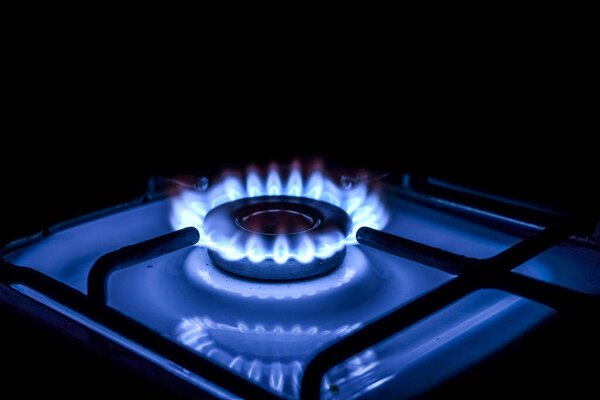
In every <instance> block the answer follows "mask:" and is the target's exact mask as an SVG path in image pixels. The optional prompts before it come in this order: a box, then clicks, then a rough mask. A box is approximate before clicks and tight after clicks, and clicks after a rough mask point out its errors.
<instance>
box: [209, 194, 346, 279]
mask: <svg viewBox="0 0 600 400" xmlns="http://www.w3.org/2000/svg"><path fill="white" fill-rule="evenodd" d="M351 222H352V221H351V219H350V216H349V215H348V214H347V213H346V212H345V211H344V210H342V209H341V208H339V207H336V206H334V205H332V204H330V203H327V202H324V201H320V200H314V199H309V198H304V197H295V196H261V197H249V198H243V199H240V200H235V201H231V202H228V203H225V204H222V205H220V206H218V207H215V208H214V209H212V210H211V211H210V212H209V213H208V214H207V215H206V218H205V220H204V227H205V230H206V232H207V233H209V234H210V235H213V236H215V237H220V238H235V239H236V240H237V243H242V244H248V243H250V241H252V243H257V240H258V241H259V242H260V243H261V246H262V247H263V248H266V249H274V248H275V247H276V246H277V241H281V240H285V243H286V246H287V248H288V249H294V248H297V244H298V243H299V242H300V241H301V240H307V238H308V240H312V241H313V243H318V242H319V240H320V238H323V237H328V236H337V237H345V236H346V235H348V233H349V232H350V230H351V225H352V224H351ZM290 251H291V252H293V250H290ZM208 254H209V256H210V258H211V259H212V261H213V262H214V263H215V264H216V265H217V266H219V267H221V268H222V269H224V270H226V271H229V272H231V273H233V274H236V275H241V276H243V277H246V278H253V279H261V280H292V279H301V278H308V277H311V276H315V275H320V274H323V273H325V272H328V271H330V270H331V269H333V268H335V267H336V266H338V265H339V264H340V263H341V261H342V260H343V259H344V256H345V254H346V249H345V247H344V246H342V247H341V248H340V250H338V251H336V252H333V254H329V255H328V256H327V257H326V258H318V257H317V256H314V257H311V259H310V260H309V261H307V262H302V261H299V260H298V259H297V258H294V257H287V258H286V259H285V260H284V261H283V262H280V260H276V259H274V258H273V257H267V258H264V259H262V260H261V261H258V262H255V261H252V260H250V259H249V258H248V257H244V258H241V259H235V260H230V259H227V258H226V257H224V256H223V255H222V254H220V253H219V252H218V251H216V250H213V249H209V250H208Z"/></svg>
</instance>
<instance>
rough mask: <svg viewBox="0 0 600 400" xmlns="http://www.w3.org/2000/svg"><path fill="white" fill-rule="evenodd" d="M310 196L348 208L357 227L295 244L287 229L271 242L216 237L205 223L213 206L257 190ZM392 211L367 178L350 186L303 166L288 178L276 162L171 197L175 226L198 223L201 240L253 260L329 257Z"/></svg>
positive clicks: (233, 256) (382, 221)
mask: <svg viewBox="0 0 600 400" xmlns="http://www.w3.org/2000/svg"><path fill="white" fill-rule="evenodd" d="M280 195H287V196H296V197H307V198H311V199H315V200H321V201H325V202H328V203H331V204H333V205H335V206H337V207H340V208H342V209H343V210H345V211H346V212H347V213H348V215H350V217H351V219H352V231H351V233H350V234H349V235H348V236H346V237H344V235H343V234H341V233H333V234H327V235H318V236H317V235H310V236H309V235H306V234H301V237H300V240H299V241H298V243H299V244H298V245H295V246H294V248H292V247H291V246H290V243H289V241H288V240H287V238H286V237H285V236H284V235H281V236H279V237H277V238H276V240H275V242H274V244H273V245H271V246H266V245H265V243H263V242H262V241H261V239H260V237H258V236H256V237H252V238H251V239H249V240H247V241H244V242H242V241H240V240H239V238H238V237H217V236H216V235H215V234H214V233H212V232H207V231H206V230H205V229H204V225H203V221H204V217H205V216H206V214H207V213H208V212H209V211H210V210H211V209H213V208H215V207H217V206H219V205H221V204H223V203H226V202H230V201H235V200H239V199H242V198H246V197H258V196H280ZM388 218H389V216H388V213H387V211H386V209H385V207H384V205H383V202H382V200H381V198H380V197H379V195H378V194H377V193H375V192H369V190H368V187H367V184H366V183H365V182H358V183H356V184H355V185H354V186H352V187H349V188H341V187H340V186H338V185H336V184H335V183H334V182H333V181H332V180H331V179H330V178H328V177H327V176H326V175H324V174H323V172H322V171H321V170H315V171H314V172H312V173H311V174H310V175H309V176H308V178H307V179H304V177H303V176H302V172H301V170H300V168H299V167H292V168H291V171H290V173H289V174H288V176H287V179H284V178H283V177H282V174H281V172H280V171H279V169H278V168H277V167H272V168H270V169H269V172H268V174H267V176H266V179H265V178H264V177H261V175H260V174H259V173H258V172H256V171H254V170H248V171H247V173H246V176H245V179H242V178H239V177H237V176H234V175H228V176H225V177H224V178H223V179H222V180H221V181H220V182H219V183H217V184H215V185H214V186H212V187H211V188H208V189H207V190H205V191H197V190H189V189H184V190H183V191H182V192H181V193H180V194H179V195H178V196H176V197H174V198H173V199H172V213H171V224H172V225H173V227H174V228H175V229H181V228H185V227H188V226H193V227H195V228H197V229H198V231H199V232H200V241H199V242H198V245H200V246H204V247H208V248H210V249H213V250H215V251H218V252H219V254H220V255H221V256H222V257H224V258H226V259H228V260H240V259H243V258H248V259H249V260H250V261H252V262H261V261H263V260H265V259H272V260H274V261H275V262H276V263H277V264H284V263H286V262H287V261H288V260H290V259H294V260H297V261H299V262H302V263H309V262H311V261H313V260H314V259H315V258H318V259H325V258H328V257H330V256H332V255H333V254H334V253H336V252H337V251H339V250H341V249H342V248H343V247H344V246H345V245H347V244H355V243H356V232H357V231H358V229H359V228H360V227H363V226H368V227H370V228H374V229H382V228H383V227H384V226H385V224H386V223H387V221H388Z"/></svg>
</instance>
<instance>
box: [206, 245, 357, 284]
mask: <svg viewBox="0 0 600 400" xmlns="http://www.w3.org/2000/svg"><path fill="white" fill-rule="evenodd" d="M208 255H209V257H210V259H211V260H212V262H213V263H214V264H215V265H216V266H218V267H219V268H221V269H223V270H225V271H226V272H229V273H233V274H235V275H239V276H241V277H243V278H246V279H248V278H249V277H254V276H260V277H261V278H260V279H261V280H267V281H285V280H296V279H303V278H310V277H314V276H318V275H323V274H326V273H327V272H329V271H331V270H332V269H334V268H336V267H337V266H338V265H340V264H341V262H342V261H343V260H344V257H346V248H345V247H343V248H342V249H341V250H340V251H338V252H336V253H334V254H333V255H332V256H330V257H328V258H325V259H319V258H315V259H314V260H313V261H311V262H308V263H302V262H299V261H296V260H287V261H286V262H285V263H284V264H278V263H276V262H275V261H274V260H273V259H270V258H268V259H265V260H263V261H260V262H253V261H250V260H248V259H247V258H244V259H242V260H234V261H231V260H227V259H226V258H223V257H222V256H221V255H219V253H218V252H216V251H214V250H210V249H209V250H208Z"/></svg>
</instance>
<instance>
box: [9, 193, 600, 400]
mask: <svg viewBox="0 0 600 400" xmlns="http://www.w3.org/2000/svg"><path fill="white" fill-rule="evenodd" d="M162 197H163V196H161V195H160V194H157V193H153V192H152V191H151V192H150V193H149V194H147V195H146V196H144V198H142V199H140V200H139V201H133V202H132V203H130V204H128V205H125V206H120V207H119V208H118V209H119V210H120V209H123V208H127V207H130V206H131V207H133V206H136V205H139V204H142V203H144V202H147V201H152V200H154V199H159V198H162ZM116 210H117V209H112V210H109V211H108V212H103V213H101V214H93V215H90V216H88V217H87V218H78V219H77V220H75V221H70V222H67V223H63V224H61V225H60V226H58V227H53V228H50V230H48V231H49V232H54V231H56V230H60V229H64V228H66V227H69V226H72V225H74V224H76V223H81V222H83V221H85V220H92V219H95V218H97V217H98V216H99V215H106V214H108V213H110V211H116ZM596 223H597V220H596V219H595V218H593V217H590V216H586V217H585V218H581V217H568V218H566V217H561V218H560V219H558V220H556V218H555V219H554V220H553V222H552V225H550V226H548V227H546V228H545V229H543V230H541V231H539V232H537V233H535V234H533V235H531V236H529V237H527V238H526V239H524V240H522V241H521V242H519V243H517V244H516V245H514V246H512V247H510V248H509V249H507V250H505V251H503V252H501V253H499V254H497V255H496V256H493V257H491V258H488V259H475V258H470V257H465V256H462V255H457V254H453V253H450V252H447V251H444V250H441V249H438V248H434V247H431V246H427V245H424V244H421V243H417V242H414V241H411V240H408V239H404V238H401V237H398V236H394V235H391V234H388V233H385V232H381V231H377V230H374V229H370V228H361V229H360V230H359V231H358V234H357V240H358V242H359V243H361V244H363V245H366V246H370V247H373V248H376V249H379V250H381V251H384V252H387V253H391V254H394V255H396V256H399V257H404V258H407V259H410V260H412V261H416V262H418V263H420V264H423V265H425V266H427V267H431V268H436V269H439V270H442V271H444V272H447V273H450V274H452V275H455V276H456V277H455V278H453V279H451V280H450V281H448V282H447V283H445V284H443V285H441V286H439V287H437V288H436V289H434V290H432V291H430V292H428V293H426V294H424V295H422V296H420V297H418V298H416V299H414V300H413V301H411V302H410V303H408V304H405V305H403V306H401V307H399V308H397V309H395V310H393V311H391V312H390V313H388V314H386V315H384V316H382V317H380V318H379V319H377V320H375V321H373V322H371V323H370V324H368V325H365V326H363V327H362V328H360V329H358V330H356V331H354V332H353V333H351V334H349V335H348V336H345V337H343V338H342V339H340V340H339V341H337V342H335V343H332V344H330V345H328V346H326V347H324V348H323V349H321V350H320V351H319V352H318V353H317V354H316V355H315V356H314V357H313V358H312V359H311V361H309V363H308V364H307V366H306V369H305V371H304V375H303V378H302V382H301V387H300V397H301V399H318V398H319V397H320V391H321V382H322V379H323V376H324V374H325V373H326V372H327V371H328V370H329V369H331V368H332V367H334V366H335V365H337V364H339V363H341V362H343V361H344V360H346V359H348V358H351V357H352V356H354V355H356V354H357V353H360V352H361V351H364V350H366V349H368V348H369V347H371V346H373V345H376V344H377V343H379V342H381V341H383V340H385V339H386V338H389V337H391V336H392V335H394V334H396V333H398V332H400V331H402V330H403V329H405V328H407V327H409V326H411V325H413V324H414V323H416V322H418V321H420V320H421V319H423V318H425V317H427V316H429V315H431V314H432V313H435V312H436V311H439V310H441V309H442V308H444V307H446V306H448V305H450V304H451V303H453V302H455V301H457V300H459V299H460V298H462V297H464V296H466V295H468V294H470V293H472V292H473V291H475V290H478V289H482V288H495V289H500V290H503V291H506V292H509V293H513V294H516V295H519V296H521V297H525V298H528V299H531V300H534V301H537V302H540V303H543V304H546V305H549V306H551V307H553V308H555V309H557V310H560V311H566V312H575V313H586V312H589V311H590V309H591V308H594V309H595V310H597V309H598V308H600V301H599V298H598V297H597V296H592V295H588V294H584V293H580V292H577V291H574V290H570V289H566V288H563V287H560V286H557V285H554V284H550V283H546V282H542V281H539V280H536V279H533V278H529V277H526V276H523V275H520V274H517V273H514V272H511V271H512V270H513V269H514V268H516V267H517V266H519V265H521V264H522V263H524V262H526V261H527V260H529V259H531V258H533V257H535V256H537V255H538V254H540V253H542V252H544V251H546V250H548V249H550V248H551V247H553V246H555V245H556V244H557V243H559V242H561V241H563V240H566V239H568V238H570V237H572V236H577V235H583V236H586V235H587V236H589V235H590V234H593V233H594V232H595V230H596V229H597V225H596ZM192 230H193V231H192ZM46 235H47V233H46V234H44V233H41V234H39V235H34V236H32V237H30V238H26V240H20V241H18V243H14V244H10V245H8V246H6V247H5V248H4V250H3V251H4V252H6V251H10V250H13V249H15V248H17V247H21V246H24V245H27V244H30V243H32V242H35V241H39V240H41V239H42V238H43V237H44V236H46ZM196 241H197V231H195V229H194V228H186V229H183V230H181V231H177V232H171V233H168V234H166V235H163V236H160V237H158V238H154V239H150V240H148V241H144V242H141V243H138V244H134V245H131V246H127V247H124V248H121V249H118V250H115V251H113V252H110V253H108V254H105V255H104V256H102V257H101V258H100V259H98V261H97V262H96V263H95V264H94V266H93V267H92V270H91V271H90V274H89V279H88V293H89V296H86V295H84V294H82V293H81V292H79V291H77V290H75V289H73V288H71V287H70V286H68V285H65V284H63V283H61V282H58V281H56V280H54V279H52V278H50V277H48V276H46V275H44V274H42V273H41V272H39V271H36V270H34V269H32V268H28V267H19V266H15V265H12V264H10V263H8V262H6V261H5V260H4V259H3V260H2V265H1V267H0V282H2V283H4V284H14V283H21V284H24V285H26V286H28V287H30V288H32V289H34V290H36V291H38V292H40V293H42V294H44V295H46V296H49V297H50V298H52V299H54V300H56V301H58V302H60V303H62V304H63V305H65V306H66V307H69V308H71V309H72V310H74V311H76V312H79V313H81V314H84V315H86V316H88V317H89V318H91V319H93V320H95V321H97V322H99V323H100V324H102V325H105V326H106V327H107V328H109V329H112V330H113V331H115V332H116V333H118V334H121V335H122V336H124V337H126V338H128V339H130V340H132V341H135V342H136V343H139V344H140V345H141V346H143V347H145V348H147V349H149V350H151V351H153V352H155V353H157V354H159V355H162V356H163V357H165V358H168V359H170V360H171V361H173V362H174V363H176V364H178V365H180V366H181V367H183V368H186V369H188V370H190V371H192V372H193V373H195V374H197V375H199V376H202V377H204V378H206V379H208V380H210V381H212V382H213V383H215V384H216V385H218V386H220V387H222V388H223V389H225V390H227V391H229V392H231V393H233V394H236V395H238V396H241V397H243V398H260V399H269V398H278V397H277V396H276V395H275V394H273V393H272V392H270V391H268V390H265V389H263V388H262V387H260V386H258V385H257V384H254V383H252V382H250V381H248V380H246V379H244V378H242V377H240V376H239V375H237V374H235V373H233V372H231V371H230V370H228V369H227V368H224V367H222V366H220V365H218V364H215V363H214V362H212V361H210V360H209V359H207V358H205V357H203V356H202V355H199V354H197V353H195V352H193V351H191V350H189V349H187V348H184V347H183V346H181V345H179V344H176V343H174V342H172V341H171V340H169V339H167V338H165V337H163V336H161V335H160V334H158V333H157V332H155V331H153V330H151V329H150V328H148V327H146V326H144V325H142V324H140V323H139V322H137V321H135V320H133V319H131V318H129V317H127V316H125V315H123V314H121V313H119V312H118V311H117V310H115V309H113V308H111V307H109V306H107V305H106V295H105V294H106V284H107V282H108V275H109V274H110V273H112V271H114V270H116V269H120V268H126V267H127V266H130V265H134V264H136V263H138V262H142V261H144V260H147V259H149V258H153V257H157V256H159V255H162V254H166V253H169V252H172V251H175V250H178V249H181V248H183V247H187V246H190V245H193V244H194V243H195V242H196Z"/></svg>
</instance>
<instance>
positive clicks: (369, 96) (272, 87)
mask: <svg viewBox="0 0 600 400" xmlns="http://www.w3.org/2000/svg"><path fill="white" fill-rule="evenodd" d="M439 40H440V41H441V40H442V39H441V38H440V39H439ZM203 43H204V42H203ZM204 44H205V43H204ZM204 44H203V45H202V46H200V47H199V48H198V49H189V48H187V49H185V48H179V47H177V46H175V45H173V46H171V43H167V44H162V45H161V46H160V49H156V48H154V46H143V47H142V46H141V45H140V44H139V43H137V42H136V43H133V42H132V43H130V42H127V43H125V44H122V46H119V47H118V48H112V47H110V48H99V47H98V46H97V43H96V41H94V43H90V42H88V41H87V40H82V41H81V42H79V41H77V42H75V43H73V45H72V46H67V47H66V48H62V47H61V46H58V45H57V44H56V43H48V46H42V48H37V47H36V48H35V49H33V50H30V51H28V52H27V53H28V57H27V58H26V59H24V58H21V57H15V58H14V60H11V61H10V62H5V63H4V67H5V68H4V71H3V75H2V82H1V84H2V108H3V112H2V114H3V115H4V117H3V118H2V122H1V130H2V150H1V152H2V154H1V158H2V161H1V162H2V167H1V168H2V188H3V189H2V202H3V206H2V212H3V218H2V222H3V223H2V232H1V235H2V237H1V238H2V242H6V241H9V240H12V239H15V238H18V237H22V236H24V235H26V234H29V233H33V232H36V231H38V230H40V229H42V228H43V227H46V226H49V225H51V224H53V223H56V222H60V221H62V220H65V219H67V218H70V217H73V216H76V215H80V214H82V213H85V212H89V211H93V210H96V209H100V208H103V207H106V206H109V205H111V204H117V203H119V202H122V201H124V200H126V199H128V198H131V197H133V196H135V195H136V194H137V193H138V192H139V191H140V190H141V189H142V188H143V185H144V182H145V178H146V177H147V176H148V175H152V174H160V175H168V174H178V173H202V171H205V170H207V169H211V170H212V169H214V168H215V167H221V166H230V165H245V164H247V163H250V162H254V163H259V164H260V163H262V164H266V163H268V162H270V161H280V162H286V161H289V160H290V159H291V158H293V157H295V156H304V157H312V156H320V157H322V158H324V159H326V160H327V161H328V162H330V163H332V164H334V165H344V166H356V167H366V168H370V169H372V170H375V171H382V172H401V171H411V172H422V173H431V174H434V175H438V176H442V177H446V178H449V179H451V180H454V181H457V182H460V183H465V184H468V185H470V186H474V187H479V188H483V189H486V190H491V191H495V192H499V193H504V194H507V195H510V196H513V197H520V198H525V199H529V200H533V201H538V202H544V203H547V204H550V205H552V206H558V207H561V208H566V209H571V210H578V211H581V210H582V209H585V208H587V207H590V206H593V205H594V204H597V203H595V199H596V196H597V192H596V187H597V184H598V178H597V171H598V146H597V144H596V143H594V135H596V136H597V126H595V125H590V124H591V122H593V120H592V119H591V111H592V104H591V102H590V101H589V97H588V95H589V94H590V92H591V91H592V88H591V82H590V81H589V78H588V75H587V74H586V72H587V71H588V68H590V65H589V62H588V59H587V54H586V53H585V52H583V51H581V49H578V48H577V47H575V46H574V45H573V44H571V43H564V44H563V43H559V42H557V41H551V43H550V42H549V43H547V44H543V43H531V42H526V43H521V44H520V46H516V45H511V46H497V45H490V44H489V43H487V42H482V43H473V45H472V46H467V47H465V48H461V47H460V46H456V44H452V43H437V45H435V46H432V43H430V44H429V45H428V46H426V47H424V49H421V50H420V51H417V52H415V53H411V54H406V49H405V47H402V46H396V47H393V46H392V47H382V48H379V47H376V46H375V44H374V43H362V45H361V48H360V51H355V49H353V48H350V49H346V50H349V51H343V52H342V51H338V50H339V49H337V47H336V46H334V45H331V47H328V46H325V47H326V48H325V49H322V50H321V49H319V50H318V51H313V49H305V48H301V49H300V48H295V50H294V51H289V50H285V49H287V46H286V47H284V46H275V47H274V48H267V49H260V48H259V47H260V46H254V45H252V46H250V45H248V46H235V47H230V46H224V47H221V48H219V46H216V48H210V49H208V48H206V46H204ZM433 44H436V43H433ZM140 47H142V48H140ZM13 61H14V62H13ZM2 312H3V315H2V318H3V319H5V321H4V323H3V328H2V330H3V333H2V353H3V364H4V365H5V370H6V368H8V370H9V372H8V377H7V376H6V375H5V378H4V379H3V380H4V381H5V382H10V383H9V385H12V386H14V387H16V386H22V387H23V389H22V390H23V391H24V393H29V391H33V390H34V388H33V387H32V385H31V382H34V383H37V385H38V386H41V387H43V388H44V389H45V390H47V392H48V393H51V394H60V395H63V396H67V397H68V396H72V397H75V396H77V395H78V390H80V389H81V388H85V387H98V388H97V389H96V391H97V392H98V393H100V394H104V395H107V394H109V393H112V392H113V391H114V390H116V388H117V387H123V385H124V384H125V382H129V381H131V382H134V383H132V384H131V385H129V386H127V385H125V386H124V388H122V390H125V393H126V394H133V393H138V392H139V393H143V392H144V390H146V391H148V392H151V391H152V390H154V388H153V386H152V385H151V384H149V383H148V382H143V381H139V380H137V379H138V378H136V377H135V376H133V375H129V374H130V372H126V371H121V370H116V369H113V368H112V367H109V366H108V365H105V364H104V363H103V361H102V360H101V359H99V358H94V356H93V355H91V354H88V353H86V352H85V351H83V350H82V349H80V348H75V349H73V348H70V347H69V346H68V344H67V343H63V342H61V341H60V339H58V338H57V337H54V336H53V335H51V334H49V333H48V334H47V333H45V332H44V331H42V330H40V327H39V326H37V325H35V324H32V323H31V322H28V321H25V320H22V319H20V318H19V317H18V316H15V315H12V314H11V313H10V312H9V311H8V310H3V311H2ZM564 326H565V325H563V329H562V330H558V331H557V332H558V333H556V334H555V335H554V336H550V337H548V336H546V337H543V338H538V337H534V338H533V339H529V342H526V341H524V343H526V344H521V345H520V347H519V346H517V347H516V350H515V351H514V353H515V354H517V356H516V358H510V357H508V356H507V357H508V358H507V359H502V358H501V359H500V360H492V361H491V363H492V366H491V367H488V370H486V369H482V370H481V371H484V372H485V371H488V373H487V375H484V376H483V377H482V376H477V379H479V380H481V381H482V382H486V383H489V384H490V385H491V386H493V387H496V386H499V387H500V388H503V390H504V392H505V393H510V390H509V389H508V386H506V385H499V382H500V381H502V380H503V379H505V378H506V377H509V376H510V377H512V378H513V379H517V381H518V382H521V383H529V384H530V386H529V390H530V391H532V392H533V391H534V389H533V388H535V390H536V391H537V390H538V389H539V387H540V386H539V385H547V386H546V387H547V389H546V392H547V393H552V392H553V391H554V390H556V386H557V385H558V386H559V387H560V388H561V389H563V390H566V391H567V392H568V391H569V390H571V389H570V388H572V387H573V385H579V386H581V385H583V384H584V382H581V379H583V378H585V377H586V374H585V371H584V370H585V368H581V367H579V368H577V369H576V371H577V372H573V369H572V368H571V367H570V366H569V367H566V366H565V364H570V365H580V364H581V363H582V362H583V360H584V359H585V357H583V356H582V355H581V354H577V352H578V351H579V352H585V351H586V348H585V346H584V345H583V344H582V343H581V342H579V343H576V349H575V352H574V353H571V352H567V351H565V350H564V347H560V348H559V349H563V350H562V351H557V352H553V350H552V347H553V346H554V344H555V342H558V341H562V340H568V341H573V342H577V340H576V339H577V338H579V336H578V335H577V334H576V333H574V332H577V329H579V328H577V329H576V330H575V331H571V332H569V333H568V334H566V333H565V329H564ZM40 335H42V336H43V337H41V338H40ZM536 343H537V344H536ZM536 346H537V347H536ZM567 353H568V354H567ZM554 354H557V356H556V357H555V356H554ZM519 355H520V356H519ZM511 357H515V356H514V355H513V356H511ZM519 357H520V358H519ZM524 359H526V360H529V361H528V363H523V360H524ZM532 359H534V360H535V359H539V360H540V361H539V362H533V365H532V364H531V360H532ZM57 364H60V366H57ZM548 365H551V366H548ZM11 366H14V367H13V368H12V369H11ZM31 366H35V368H32V367H31ZM564 368H569V371H567V372H566V373H565V371H564ZM515 371H516V372H515ZM557 371H562V372H557ZM519 372H520V373H521V374H520V373H519ZM522 374H528V376H530V377H531V382H524V381H525V380H526V379H523V375H522ZM553 374H554V375H553ZM65 376H68V377H70V378H73V379H70V381H73V380H74V381H77V382H79V384H76V385H74V386H72V387H71V386H70V387H66V386H63V385H62V384H60V382H64V378H65ZM97 376H102V377H105V378H106V377H108V378H107V379H109V380H110V381H114V383H112V384H110V383H109V384H107V383H105V382H103V379H100V380H99V379H97V378H96V377H97ZM495 376H497V377H500V378H499V379H500V380H495V379H494V377H495ZM548 376H550V380H552V381H553V385H548V379H546V378H547V377H548ZM519 377H520V379H521V380H520V381H519ZM582 377H583V378H582ZM584 380H585V379H584ZM57 382H59V383H57ZM142 383H143V384H142ZM148 385H150V388H152V389H148ZM475 387H476V388H478V389H477V390H479V389H480V388H481V387H482V384H479V385H477V386H475ZM143 388H145V389H143ZM469 388H470V389H469ZM446 390H448V391H449V392H452V393H458V394H472V395H478V394H479V393H480V392H478V391H477V390H475V389H473V386H472V382H469V383H467V382H461V381H458V383H457V384H456V385H455V386H450V387H449V388H446ZM496 390H498V387H496ZM542 392H543V391H542Z"/></svg>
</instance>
